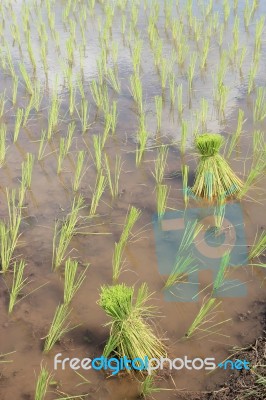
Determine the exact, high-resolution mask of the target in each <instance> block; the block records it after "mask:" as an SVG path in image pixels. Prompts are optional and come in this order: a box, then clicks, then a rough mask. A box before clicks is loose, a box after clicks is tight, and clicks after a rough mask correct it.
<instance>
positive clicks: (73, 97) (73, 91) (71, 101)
mask: <svg viewBox="0 0 266 400" xmlns="http://www.w3.org/2000/svg"><path fill="white" fill-rule="evenodd" d="M75 102H76V89H75V88H74V86H73V85H71V86H70V87H69V114H70V115H71V116H72V115H73V113H74V111H75V104H76V103H75Z"/></svg>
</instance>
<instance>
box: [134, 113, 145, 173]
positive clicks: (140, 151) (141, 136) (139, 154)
mask: <svg viewBox="0 0 266 400" xmlns="http://www.w3.org/2000/svg"><path fill="white" fill-rule="evenodd" d="M137 141H138V145H137V150H136V165H137V166H139V165H140V163H141V161H142V159H143V156H144V153H145V149H146V144H147V141H148V132H147V130H146V126H145V114H141V115H140V126H139V129H138V132H137Z"/></svg>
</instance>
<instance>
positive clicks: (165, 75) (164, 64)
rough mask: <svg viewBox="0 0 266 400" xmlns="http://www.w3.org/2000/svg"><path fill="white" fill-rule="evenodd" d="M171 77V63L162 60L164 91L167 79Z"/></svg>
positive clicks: (161, 71)
mask: <svg viewBox="0 0 266 400" xmlns="http://www.w3.org/2000/svg"><path fill="white" fill-rule="evenodd" d="M168 76H169V61H168V60H167V59H166V58H164V57H163V58H162V59H161V68H160V77H161V85H162V89H163V90H165V88H166V83H167V79H168Z"/></svg>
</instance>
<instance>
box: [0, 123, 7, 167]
mask: <svg viewBox="0 0 266 400" xmlns="http://www.w3.org/2000/svg"><path fill="white" fill-rule="evenodd" d="M6 152H7V145H6V125H5V124H1V125H0V167H2V166H3V164H4V162H5V159H6Z"/></svg>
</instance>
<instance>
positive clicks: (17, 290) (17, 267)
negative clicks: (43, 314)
mask: <svg viewBox="0 0 266 400" xmlns="http://www.w3.org/2000/svg"><path fill="white" fill-rule="evenodd" d="M25 266H26V264H25V261H23V260H21V261H20V262H19V263H17V262H15V263H14V267H13V282H12V288H11V291H10V298H9V305H8V313H9V314H11V313H12V311H13V308H14V306H15V304H17V303H18V301H19V300H18V296H20V295H21V292H22V290H23V289H24V288H25V286H27V285H28V283H29V282H28V278H23V274H24V269H25Z"/></svg>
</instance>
